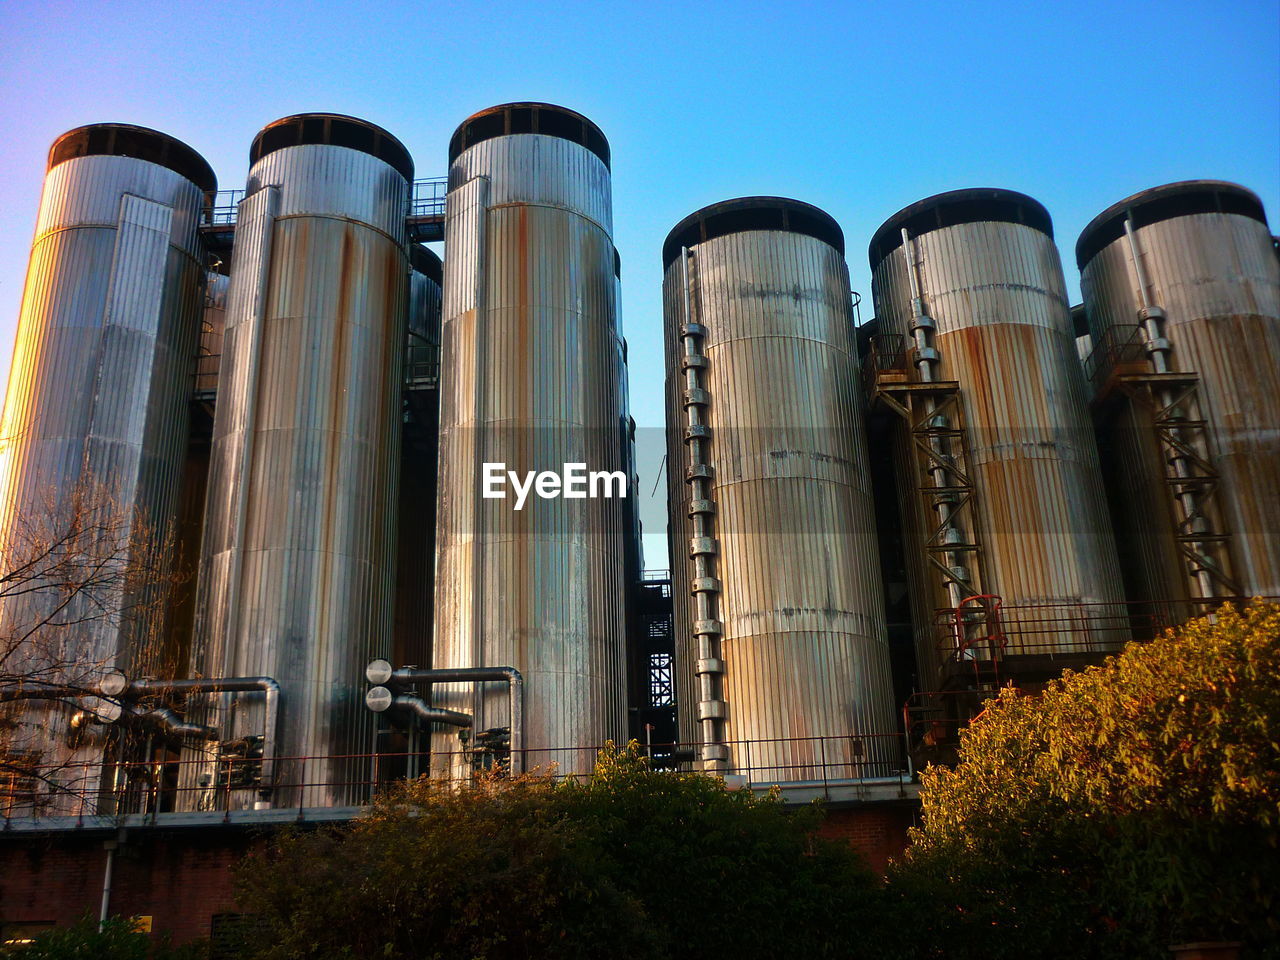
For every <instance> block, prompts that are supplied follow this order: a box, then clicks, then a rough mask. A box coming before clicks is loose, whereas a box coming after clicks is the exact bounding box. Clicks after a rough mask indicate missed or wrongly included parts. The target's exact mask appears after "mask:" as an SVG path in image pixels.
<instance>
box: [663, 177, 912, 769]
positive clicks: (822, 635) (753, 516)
mask: <svg viewBox="0 0 1280 960" xmlns="http://www.w3.org/2000/svg"><path fill="white" fill-rule="evenodd" d="M663 267H664V270H665V274H664V280H663V315H664V317H665V328H666V350H667V423H668V428H667V437H668V440H667V444H668V475H669V477H670V481H669V483H670V487H669V503H670V505H671V525H670V529H671V537H672V539H671V558H672V593H673V595H674V599H675V618H676V630H677V633H676V650H677V658H678V668H679V677H680V681H681V688H680V692H679V699H678V702H679V709H680V721H681V723H680V728H681V739H683V740H693V741H696V742H701V743H702V744H703V748H702V759H703V760H704V768H706V769H710V770H717V769H722V770H725V771H726V772H736V773H739V774H742V775H745V776H746V777H747V778H748V779H749V780H751V781H763V782H771V781H776V782H785V781H797V780H811V779H828V780H830V779H837V778H854V777H865V776H874V775H884V774H887V773H889V772H890V770H891V768H892V767H893V764H892V761H893V759H894V758H896V756H897V752H898V751H897V741H896V738H895V737H892V736H891V735H892V734H893V732H894V730H895V717H894V710H893V702H892V686H891V682H890V675H889V657H888V646H887V642H886V634H885V623H884V598H883V595H882V588H881V583H880V569H879V554H878V550H877V546H876V535H875V515H874V511H873V508H872V500H871V486H870V479H869V471H868V466H867V453H866V442H865V436H864V428H863V421H862V400H861V394H860V392H859V387H858V379H859V377H858V368H857V355H856V352H855V350H854V343H853V334H854V332H853V317H852V300H851V296H850V292H849V271H848V268H847V267H846V265H845V261H844V236H843V234H842V233H841V231H840V228H839V226H837V224H836V223H835V221H834V220H832V219H831V218H830V217H829V216H827V214H825V213H823V212H822V211H821V210H819V209H817V208H816V207H812V206H810V205H808V204H805V203H800V202H798V201H795V200H786V199H781V198H777V197H745V198H742V199H738V200H729V201H726V202H723V203H718V204H714V205H712V206H710V207H706V208H704V209H702V210H699V211H698V212H697V213H694V214H692V215H691V216H689V217H687V218H685V219H684V220H682V221H681V222H680V223H679V224H677V225H676V227H675V228H674V229H673V230H672V231H671V233H670V234H669V235H668V237H667V240H666V244H665V245H664V247H663ZM691 412H692V416H691V415H690V414H691ZM700 516H701V517H702V518H703V519H702V520H701V521H700V520H699V519H698V518H699V517H700ZM708 593H710V594H713V596H707V597H705V598H703V597H700V595H705V594H708ZM709 619H710V620H711V621H713V622H711V623H708V620H709ZM714 621H718V622H714ZM717 633H718V636H717ZM717 640H718V644H717ZM717 645H718V647H719V650H718V651H717V650H716V649H715V647H716V646H717ZM708 660H710V661H713V662H711V663H708V662H707V661H708ZM715 661H719V662H718V663H717V662H715ZM717 674H718V675H719V676H718V678H717V676H716V675H717ZM717 679H718V683H717ZM717 686H718V687H719V690H718V692H717ZM717 701H718V705H717ZM717 714H719V715H721V723H720V733H721V734H722V736H723V742H724V743H726V744H727V745H728V751H727V757H724V759H723V761H721V762H717V756H716V755H715V753H716V752H715V751H714V750H712V751H709V750H708V749H707V747H708V743H707V741H708V739H710V738H711V737H714V736H715V735H716V731H715V728H714V727H710V726H708V725H707V721H708V720H714V719H715V718H716V715H717ZM699 723H701V724H702V725H703V728H702V730H701V731H699V730H698V726H697V725H698V724H699Z"/></svg>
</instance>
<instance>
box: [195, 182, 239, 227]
mask: <svg viewBox="0 0 1280 960" xmlns="http://www.w3.org/2000/svg"><path fill="white" fill-rule="evenodd" d="M243 199H244V191H243V190H219V191H218V192H217V193H215V194H214V195H213V202H212V203H210V204H209V205H208V206H206V207H205V208H204V218H203V222H204V223H205V224H206V225H207V226H217V227H227V226H232V225H234V224H235V222H236V214H237V213H238V212H239V210H240V201H241V200H243Z"/></svg>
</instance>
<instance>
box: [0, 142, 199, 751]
mask: <svg viewBox="0 0 1280 960" xmlns="http://www.w3.org/2000/svg"><path fill="white" fill-rule="evenodd" d="M202 203H203V195H202V193H201V190H200V189H199V188H198V187H197V186H196V185H195V184H193V183H191V182H190V181H188V180H187V179H186V178H185V177H183V176H181V175H179V174H177V173H175V172H173V171H171V170H169V169H166V168H165V167H161V166H158V165H156V164H153V163H149V162H147V161H143V160H136V159H131V158H127V157H118V156H88V157H80V158H76V159H73V160H68V161H65V162H63V163H60V164H58V165H56V166H55V167H53V169H51V170H50V171H49V173H48V175H47V176H46V178H45V186H44V193H43V196H42V199H41V205H40V212H39V216H38V220H37V226H36V234H35V240H34V242H33V245H32V251H31V261H30V267H29V269H28V273H27V281H26V289H25V292H24V295H23V300H22V308H21V315H20V319H19V323H18V339H17V345H16V347H15V350H14V357H13V365H12V368H11V371H10V376H9V387H8V394H7V397H6V401H5V409H4V417H3V423H2V425H0V437H3V440H2V441H0V539H2V540H3V549H4V551H5V557H6V561H7V564H8V566H7V567H6V569H11V568H12V567H13V565H15V564H16V563H18V562H20V558H21V556H22V555H24V554H29V553H30V548H31V546H32V544H31V543H30V538H29V534H30V533H31V532H34V533H35V534H36V535H37V536H43V537H46V538H47V537H50V536H55V537H56V536H59V535H62V534H65V532H66V529H67V526H68V524H69V523H70V521H71V518H72V515H73V511H74V509H75V508H74V502H75V501H76V499H77V498H78V497H79V496H80V495H82V494H86V495H88V496H89V498H90V499H91V500H100V501H102V502H104V503H107V504H109V510H110V511H111V512H112V513H113V514H115V516H116V518H117V522H118V524H119V527H118V530H116V531H114V532H113V533H112V534H110V536H111V537H112V539H115V538H116V537H122V538H124V539H125V540H127V541H130V542H129V543H128V545H127V546H125V547H124V548H123V549H122V550H121V553H120V559H121V562H122V566H121V568H120V569H121V572H122V573H123V572H131V573H140V572H141V571H142V570H147V571H151V572H156V573H158V574H159V576H160V579H161V581H163V579H164V577H165V573H166V571H168V570H170V569H171V566H172V554H171V551H170V536H171V534H172V532H173V526H174V523H175V514H176V510H177V498H178V490H179V484H180V480H181V476H182V468H183V458H184V454H185V452H186V430H187V407H186V404H187V399H188V397H189V395H190V389H191V374H192V363H193V358H194V356H195V351H196V343H197V337H198V336H199V329H200V308H201V297H202V287H203V280H204V270H203V265H202V263H201V260H202V253H201V247H200V243H199V239H198V237H197V233H196V224H197V221H198V217H199V212H200V209H201V205H202ZM168 586H169V585H168V584H166V583H164V582H159V583H152V584H151V585H149V586H148V585H143V589H142V591H141V592H137V591H129V592H126V591H125V589H124V588H123V585H122V586H121V588H120V589H119V590H117V591H116V594H115V596H114V599H113V600H112V601H111V602H110V603H108V607H109V609H101V610H97V611H94V610H90V609H76V610H68V611H66V612H65V614H64V616H66V617H68V618H75V617H80V616H84V617H86V618H87V620H86V622H85V623H83V624H82V625H81V626H80V627H79V628H78V629H77V630H76V631H75V632H74V636H73V635H71V634H70V633H68V632H67V631H60V632H58V631H55V632H58V633H60V634H65V635H60V636H58V637H57V638H56V639H55V640H54V641H53V642H55V643H57V644H58V645H59V649H58V650H57V651H56V653H57V654H58V655H60V656H61V657H63V658H66V659H68V660H72V661H78V662H80V663H82V664H84V665H86V666H87V665H89V664H102V665H104V666H118V667H120V668H121V669H123V670H125V671H128V672H133V673H135V674H136V673H139V672H153V673H157V674H162V673H165V672H171V671H172V670H173V669H174V668H175V663H174V662H173V660H174V657H175V656H176V652H175V651H172V650H168V651H166V650H165V645H164V629H165V628H164V624H163V623H162V622H157V620H155V619H151V618H150V617H149V618H148V620H149V622H146V623H137V622H134V621H133V620H132V619H131V618H130V617H129V616H127V615H126V616H124V617H123V618H122V617H121V616H120V614H121V611H122V610H128V609H133V608H135V606H136V605H140V604H146V605H149V603H150V601H151V600H153V599H155V600H158V599H159V594H158V593H156V591H163V590H166V589H168ZM46 602H48V601H47V600H46V599H45V598H44V595H43V594H39V595H31V596H30V597H29V598H28V599H27V600H25V601H24V600H22V599H17V598H15V599H12V600H10V601H9V602H8V603H7V604H6V605H5V607H4V609H3V611H2V612H0V618H2V623H0V630H3V631H4V634H5V635H6V636H13V635H16V634H18V633H19V632H20V631H23V630H24V625H26V626H27V627H29V626H30V625H31V624H33V623H36V622H38V621H39V620H40V619H41V618H42V617H44V616H47V615H48V613H49V612H50V611H49V609H48V608H45V607H43V606H42V604H44V603H46ZM49 642H50V641H49V640H48V634H47V633H46V634H45V636H44V637H36V638H35V639H34V640H33V646H32V647H31V648H30V649H27V650H25V651H24V652H23V653H22V654H21V655H22V656H29V657H30V658H31V660H30V662H32V663H34V662H36V661H38V660H39V659H40V657H41V656H42V654H41V652H40V651H39V650H38V649H37V648H39V647H41V646H47V644H48V643H49ZM47 652H50V653H52V652H54V651H47ZM166 654H167V655H166ZM45 679H49V678H45ZM23 713H24V719H25V720H26V721H27V722H28V723H29V724H30V726H29V727H27V728H26V729H21V728H20V729H19V730H18V731H16V732H15V734H14V737H13V738H11V739H10V747H11V749H14V750H16V751H19V752H28V753H38V754H41V755H42V762H44V763H60V762H63V761H66V760H71V759H80V760H84V759H89V758H90V756H89V755H90V754H91V753H92V750H91V749H89V750H87V751H86V750H81V751H79V752H78V753H77V752H76V751H74V750H72V749H71V748H69V747H68V746H67V744H66V733H67V726H66V723H67V720H68V718H69V716H70V713H69V711H68V710H66V709H65V708H63V707H60V706H59V707H55V708H52V709H49V708H48V707H47V704H39V705H37V704H34V703H33V704H31V705H29V706H28V707H27V708H26V709H25V710H24V711H23ZM23 740H25V741H26V742H25V744H24V743H22V742H19V741H23Z"/></svg>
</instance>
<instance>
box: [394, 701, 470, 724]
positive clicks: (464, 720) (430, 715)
mask: <svg viewBox="0 0 1280 960" xmlns="http://www.w3.org/2000/svg"><path fill="white" fill-rule="evenodd" d="M391 706H392V707H393V708H399V709H401V710H406V711H408V712H410V713H412V714H413V715H414V716H415V717H416V718H417V719H419V720H421V721H422V722H423V723H446V724H448V725H449V726H451V727H470V726H471V725H472V720H471V717H469V716H467V714H465V713H461V712H460V711H458V710H447V709H445V708H444V707H433V706H431V705H430V704H429V703H427V701H425V700H423V699H422V698H421V697H420V696H418V695H417V694H416V693H398V694H396V695H395V696H394V697H393V698H392V700H391Z"/></svg>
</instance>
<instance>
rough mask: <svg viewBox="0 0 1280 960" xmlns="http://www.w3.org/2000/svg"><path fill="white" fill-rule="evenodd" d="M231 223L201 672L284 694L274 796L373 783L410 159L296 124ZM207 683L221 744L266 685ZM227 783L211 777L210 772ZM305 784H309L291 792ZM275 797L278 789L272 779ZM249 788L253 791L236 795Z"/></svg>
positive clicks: (284, 123) (387, 608)
mask: <svg viewBox="0 0 1280 960" xmlns="http://www.w3.org/2000/svg"><path fill="white" fill-rule="evenodd" d="M250 163H251V167H250V170H249V178H248V182H247V185H246V188H245V198H244V200H243V201H242V202H241V204H240V209H239V215H238V218H237V223H236V244H235V251H234V256H233V260H232V269H231V289H230V291H229V293H228V301H227V313H226V332H225V337H224V341H223V349H222V362H221V369H220V373H219V380H218V404H217V413H216V415H215V419H214V429H213V449H212V453H211V462H210V473H209V494H208V500H207V506H206V511H205V533H204V541H203V545H202V550H201V564H200V566H201V569H200V590H199V599H198V601H197V626H196V639H197V644H198V645H199V650H198V658H197V659H196V668H197V669H198V670H199V672H200V674H201V675H203V676H206V677H235V676H269V677H272V678H274V679H275V680H276V681H277V682H278V683H279V684H280V687H281V689H282V706H281V722H280V728H279V739H278V741H277V743H276V753H277V755H278V756H279V757H282V758H288V757H307V758H311V759H307V760H305V761H304V760H296V761H295V760H282V761H280V762H277V763H276V764H275V765H274V770H273V773H274V780H275V783H276V784H279V785H282V786H281V788H280V789H278V790H276V792H275V794H274V795H273V796H272V800H273V801H274V802H278V803H288V804H298V803H305V804H306V805H308V806H311V805H321V806H323V805H340V804H344V803H351V802H356V801H359V800H360V799H362V798H363V797H364V796H365V795H366V794H367V786H365V785H364V784H366V783H367V781H368V780H369V775H368V770H369V767H368V764H367V763H366V762H365V761H364V760H354V759H353V760H343V759H335V758H338V757H341V756H343V755H350V754H367V753H369V752H370V751H371V750H372V747H373V742H374V741H373V728H374V723H373V716H372V714H370V713H369V711H368V710H366V709H365V707H364V703H363V687H364V683H363V673H364V667H365V665H366V663H367V662H368V660H369V658H370V657H375V656H383V657H385V656H388V655H389V654H390V653H391V626H392V616H393V609H392V604H393V588H394V581H395V567H394V564H395V521H396V505H397V497H398V492H397V479H398V469H399V462H400V431H401V371H402V368H403V354H404V344H405V324H406V312H407V309H408V308H407V298H408V279H409V264H408V256H407V248H406V240H405V209H406V204H407V202H408V195H409V185H410V183H411V182H412V180H413V163H412V161H411V160H410V158H409V154H408V152H407V151H406V150H405V148H404V147H403V146H402V145H401V144H400V142H399V141H397V140H396V139H395V138H394V137H392V136H391V135H390V134H388V133H387V132H386V131H384V130H381V129H379V128H378V127H375V126H374V125H372V124H370V123H366V122H365V121H363V120H357V119H354V118H351V117H342V116H335V115H330V114H304V115H301V116H295V117H287V118H285V119H283V120H278V121H276V122H275V123H272V124H270V125H269V126H267V127H265V128H264V129H263V130H262V131H261V132H260V133H259V134H258V136H257V137H256V138H255V139H254V141H253V146H252V149H251V152H250ZM230 699H231V697H230V695H210V696H209V697H208V698H207V700H208V704H209V713H208V716H207V717H206V719H205V722H206V723H210V724H215V725H217V726H218V728H219V734H220V737H221V738H222V740H223V741H227V740H234V739H239V738H247V737H256V736H262V735H263V733H264V729H265V717H264V713H265V710H264V704H263V698H261V697H255V696H249V695H243V694H242V695H240V696H239V699H238V700H237V708H236V709H235V710H234V711H231V712H228V711H227V710H226V707H227V705H228V704H229V703H230ZM215 782H216V781H215ZM304 782H305V783H306V784H308V786H307V788H306V790H305V793H304V795H303V796H302V797H299V796H298V794H297V791H296V789H295V788H293V787H291V786H287V785H292V784H299V783H304ZM261 786H262V789H263V790H264V791H265V790H266V789H267V788H268V787H269V786H270V785H269V784H262V785H261ZM237 796H238V798H239V802H248V801H252V800H253V799H254V798H253V794H252V791H248V790H245V791H241V792H240V793H238V794H237Z"/></svg>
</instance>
